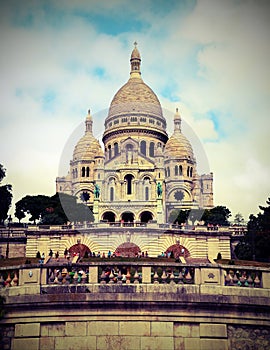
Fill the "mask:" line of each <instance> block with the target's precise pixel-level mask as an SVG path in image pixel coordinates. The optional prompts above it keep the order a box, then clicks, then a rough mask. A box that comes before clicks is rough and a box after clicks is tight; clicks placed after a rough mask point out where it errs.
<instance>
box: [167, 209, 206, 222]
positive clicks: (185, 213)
mask: <svg viewBox="0 0 270 350" xmlns="http://www.w3.org/2000/svg"><path fill="white" fill-rule="evenodd" d="M203 212H204V210H203V209H189V210H173V211H172V212H171V214H170V217H169V222H173V223H174V224H176V223H178V224H179V225H181V224H183V223H188V221H191V223H192V224H193V225H194V223H195V222H196V221H200V220H201V218H202V215H203Z"/></svg>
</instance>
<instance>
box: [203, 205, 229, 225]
mask: <svg viewBox="0 0 270 350" xmlns="http://www.w3.org/2000/svg"><path fill="white" fill-rule="evenodd" d="M230 216H231V211H230V210H229V209H228V208H226V207H225V206H221V205H219V206H216V207H214V208H212V209H206V210H205V211H204V213H203V216H202V220H203V221H204V223H205V225H208V224H212V225H220V226H228V225H229V224H230V223H229V220H228V219H229V217H230Z"/></svg>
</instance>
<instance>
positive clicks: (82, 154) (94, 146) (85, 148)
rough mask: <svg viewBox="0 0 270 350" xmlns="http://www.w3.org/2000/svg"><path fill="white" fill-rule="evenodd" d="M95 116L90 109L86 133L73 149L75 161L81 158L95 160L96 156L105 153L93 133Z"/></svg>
mask: <svg viewBox="0 0 270 350" xmlns="http://www.w3.org/2000/svg"><path fill="white" fill-rule="evenodd" d="M92 125H93V118H92V116H91V114H90V110H88V114H87V116H86V119H85V134H84V136H83V137H81V139H80V140H79V142H78V143H77V144H76V146H75V148H74V151H73V161H80V160H88V161H91V160H94V158H95V156H96V155H97V154H98V155H100V156H101V155H104V153H103V150H102V148H101V146H100V143H99V141H98V140H97V139H96V138H95V137H94V136H93V133H92Z"/></svg>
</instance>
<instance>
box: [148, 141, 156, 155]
mask: <svg viewBox="0 0 270 350" xmlns="http://www.w3.org/2000/svg"><path fill="white" fill-rule="evenodd" d="M154 149H155V144H154V142H150V145H149V156H150V157H154V155H155V151H154Z"/></svg>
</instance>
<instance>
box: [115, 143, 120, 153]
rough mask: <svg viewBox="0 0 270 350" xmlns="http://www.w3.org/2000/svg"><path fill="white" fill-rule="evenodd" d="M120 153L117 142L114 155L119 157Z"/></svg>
mask: <svg viewBox="0 0 270 350" xmlns="http://www.w3.org/2000/svg"><path fill="white" fill-rule="evenodd" d="M118 153H119V148H118V143H117V142H116V143H115V144H114V155H115V156H117V155H118Z"/></svg>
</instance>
